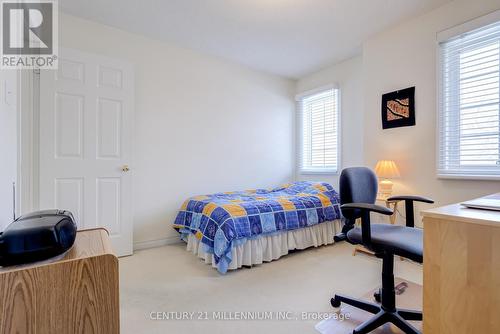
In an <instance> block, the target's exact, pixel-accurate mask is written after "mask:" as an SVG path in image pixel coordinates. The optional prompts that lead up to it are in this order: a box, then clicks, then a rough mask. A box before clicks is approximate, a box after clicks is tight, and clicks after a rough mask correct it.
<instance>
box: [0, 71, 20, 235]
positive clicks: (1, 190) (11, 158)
mask: <svg viewBox="0 0 500 334" xmlns="http://www.w3.org/2000/svg"><path fill="white" fill-rule="evenodd" d="M16 106H17V73H16V71H14V70H1V71H0V158H1V159H2V162H1V163H0V231H1V230H3V229H4V228H5V227H6V226H7V225H8V224H9V223H11V222H12V218H13V217H12V216H13V214H12V211H13V198H12V196H13V190H12V182H15V181H16V176H17V107H16Z"/></svg>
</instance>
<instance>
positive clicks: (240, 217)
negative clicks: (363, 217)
mask: <svg viewBox="0 0 500 334" xmlns="http://www.w3.org/2000/svg"><path fill="white" fill-rule="evenodd" d="M340 218H341V213H340V208H339V196H338V194H337V192H336V191H335V190H334V189H333V187H332V186H331V185H330V184H328V183H319V182H308V181H300V182H294V183H291V184H286V185H284V186H282V187H279V188H275V189H271V190H269V189H267V190H266V189H256V190H246V191H236V192H226V193H218V194H213V195H202V196H195V197H191V198H189V199H187V200H186V201H185V202H184V204H183V205H182V208H181V209H180V210H179V213H178V214H177V217H176V219H175V222H174V228H176V229H177V230H178V231H179V232H180V233H181V235H182V237H183V238H184V239H185V238H186V237H187V235H189V234H194V235H195V236H196V238H197V239H198V240H200V241H201V243H202V244H203V245H204V247H205V249H204V250H205V251H206V252H208V253H212V254H214V258H215V263H216V265H217V268H218V270H219V272H221V273H225V272H226V271H227V268H228V265H229V264H230V263H231V249H232V247H235V246H237V245H240V244H242V243H243V242H245V241H246V240H247V239H248V238H255V237H258V236H260V235H263V234H266V235H267V234H272V233H278V232H283V231H288V230H294V229H298V228H303V227H307V226H313V225H316V224H320V223H323V222H326V221H331V220H335V219H340Z"/></svg>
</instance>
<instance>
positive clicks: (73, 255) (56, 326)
mask: <svg viewBox="0 0 500 334" xmlns="http://www.w3.org/2000/svg"><path fill="white" fill-rule="evenodd" d="M118 296H119V295H118V260H117V258H116V256H115V255H114V254H113V252H112V250H111V244H110V241H109V237H108V233H107V232H106V230H104V229H93V230H85V231H79V232H78V233H77V234H76V240H75V243H74V245H73V247H72V248H71V249H70V250H69V251H68V252H67V253H66V254H64V255H63V256H62V257H60V258H58V259H56V260H52V261H44V262H38V263H34V264H26V265H21V266H14V267H5V268H0V333H2V334H3V333H33V334H36V333H60V334H76V333H89V334H90V333H102V334H115V333H119V330H120V329H119V326H120V319H119V301H118Z"/></svg>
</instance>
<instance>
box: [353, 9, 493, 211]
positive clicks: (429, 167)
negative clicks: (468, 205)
mask: <svg viewBox="0 0 500 334" xmlns="http://www.w3.org/2000/svg"><path fill="white" fill-rule="evenodd" d="M499 8H500V2H499V1H498V0H474V1H470V0H456V1H453V2H450V3H448V4H447V5H444V6H442V7H440V8H438V9H436V10H434V11H432V12H430V13H428V14H426V15H423V16H420V17H417V18H415V19H413V20H411V21H408V22H406V23H403V24H400V25H399V26H397V27H394V28H393V29H390V30H388V31H386V32H383V33H381V34H378V35H376V36H374V37H373V38H371V39H370V40H368V41H367V42H366V43H365V44H364V46H363V68H364V81H363V84H364V94H363V96H364V105H365V108H364V111H365V115H364V119H365V128H364V133H365V137H364V150H365V164H366V165H368V166H372V167H373V166H374V165H375V163H376V162H377V160H379V159H393V160H395V161H396V162H397V164H398V166H399V167H400V171H401V175H402V177H401V179H399V180H397V182H395V188H394V192H395V193H410V194H411V193H417V194H424V195H428V196H431V197H433V198H435V199H436V200H437V205H442V204H447V203H453V202H458V201H462V200H465V199H468V198H473V197H478V196H482V195H485V194H488V193H493V192H498V191H500V182H494V181H463V180H442V179H437V177H436V95H437V94H436V47H437V44H436V33H437V32H439V31H442V30H445V29H448V28H450V27H453V26H455V25H458V24H461V23H463V22H465V21H468V20H470V19H473V18H476V17H478V16H482V15H484V14H487V13H489V12H492V11H494V10H497V9H499ZM410 86H416V93H415V98H416V102H415V105H416V126H413V127H403V128H397V129H389V130H382V125H381V115H380V113H381V111H380V104H381V95H382V94H383V93H386V92H390V91H394V90H397V89H400V88H405V87H410ZM419 207H420V208H424V206H419ZM425 207H428V206H425Z"/></svg>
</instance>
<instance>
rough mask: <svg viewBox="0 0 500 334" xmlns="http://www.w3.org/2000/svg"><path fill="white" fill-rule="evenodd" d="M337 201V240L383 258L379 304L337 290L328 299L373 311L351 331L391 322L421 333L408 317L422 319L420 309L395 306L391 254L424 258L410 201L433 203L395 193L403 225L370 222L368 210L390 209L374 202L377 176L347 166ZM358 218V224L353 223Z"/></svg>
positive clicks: (388, 211)
mask: <svg viewBox="0 0 500 334" xmlns="http://www.w3.org/2000/svg"><path fill="white" fill-rule="evenodd" d="M339 181H340V202H341V204H342V205H341V210H342V214H343V215H344V217H345V218H346V220H347V221H346V224H345V225H344V227H343V229H342V233H340V234H339V235H337V236H336V237H335V240H336V241H341V240H346V241H347V242H349V243H351V244H353V245H363V246H364V247H366V248H367V249H369V250H371V251H372V252H374V253H375V255H376V256H377V257H378V258H381V259H382V287H381V289H380V290H379V294H377V293H375V294H374V296H375V297H376V298H377V295H379V297H380V299H381V305H378V304H375V303H371V302H368V301H364V300H359V299H354V298H350V297H347V296H343V295H339V294H336V295H335V296H334V297H333V298H332V299H331V300H330V303H331V304H332V306H333V307H340V305H341V304H342V303H344V304H348V305H351V306H353V307H356V308H358V309H361V310H364V311H366V312H369V313H372V314H374V316H373V317H372V318H371V319H369V320H368V321H366V322H364V323H362V324H361V325H359V326H358V327H356V328H355V329H354V331H353V333H357V334H361V333H369V332H371V331H373V330H375V329H376V328H378V327H380V326H382V325H384V324H386V323H392V324H394V325H395V326H396V327H398V328H399V329H401V330H402V331H404V332H405V333H409V334H416V333H420V332H419V331H418V330H417V329H416V328H415V327H413V326H412V325H411V324H410V323H409V321H412V320H415V321H421V320H422V312H420V311H413V310H406V309H398V308H396V291H395V287H394V256H401V257H405V258H408V259H410V260H413V261H415V262H418V263H422V262H423V233H422V230H420V229H415V228H414V217H413V212H414V211H413V202H415V201H417V202H425V203H433V201H432V200H430V199H428V198H424V197H418V196H394V197H391V198H390V199H388V200H391V201H405V204H406V205H405V206H406V216H407V217H406V226H399V225H387V224H374V225H371V224H370V213H371V212H376V213H379V214H383V215H392V214H393V210H391V209H389V208H386V207H382V206H379V205H376V204H374V202H375V196H376V193H377V178H376V176H375V174H374V173H373V172H372V171H371V170H370V169H368V168H365V167H353V168H347V169H344V170H343V171H342V174H341V175H340V180H339ZM358 218H361V228H359V227H355V226H354V222H355V220H356V219H358Z"/></svg>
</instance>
